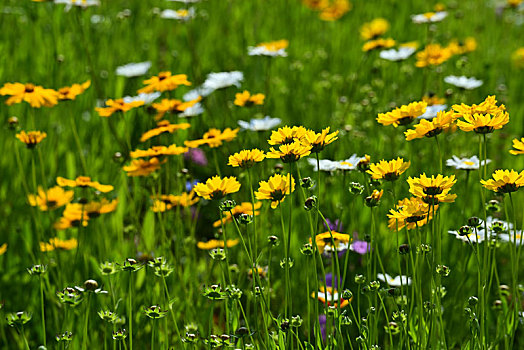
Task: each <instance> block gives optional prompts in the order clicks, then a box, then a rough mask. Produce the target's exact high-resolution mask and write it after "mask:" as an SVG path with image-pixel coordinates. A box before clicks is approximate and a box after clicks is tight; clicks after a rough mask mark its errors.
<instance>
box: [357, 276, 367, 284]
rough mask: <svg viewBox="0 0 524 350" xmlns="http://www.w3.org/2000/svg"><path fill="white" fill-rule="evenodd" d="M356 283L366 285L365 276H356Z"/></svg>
mask: <svg viewBox="0 0 524 350" xmlns="http://www.w3.org/2000/svg"><path fill="white" fill-rule="evenodd" d="M355 283H356V284H364V283H366V277H365V276H364V275H356V276H355Z"/></svg>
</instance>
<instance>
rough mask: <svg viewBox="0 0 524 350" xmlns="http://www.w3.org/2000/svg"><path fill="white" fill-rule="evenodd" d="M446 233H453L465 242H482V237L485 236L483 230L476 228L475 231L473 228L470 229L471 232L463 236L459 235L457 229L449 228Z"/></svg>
mask: <svg viewBox="0 0 524 350" xmlns="http://www.w3.org/2000/svg"><path fill="white" fill-rule="evenodd" d="M448 233H450V234H452V235H454V236H455V237H456V238H457V239H459V240H461V241H463V242H466V243H470V242H471V243H482V242H484V239H485V237H486V235H485V234H484V231H481V230H477V232H475V230H472V231H471V233H469V234H467V235H463V236H461V235H460V234H459V232H458V231H454V230H449V231H448Z"/></svg>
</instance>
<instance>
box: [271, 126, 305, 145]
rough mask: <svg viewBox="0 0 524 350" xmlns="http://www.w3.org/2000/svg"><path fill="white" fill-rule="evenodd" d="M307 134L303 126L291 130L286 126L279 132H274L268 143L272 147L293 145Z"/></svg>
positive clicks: (279, 129)
mask: <svg viewBox="0 0 524 350" xmlns="http://www.w3.org/2000/svg"><path fill="white" fill-rule="evenodd" d="M306 132H307V130H306V128H304V127H303V126H293V127H291V128H290V127H289V126H284V127H282V128H278V129H277V130H273V131H272V132H271V136H270V138H269V140H267V142H268V143H269V144H270V145H272V146H274V145H284V144H288V143H292V142H294V141H297V140H300V139H301V138H302V137H303V136H304V135H305V134H306Z"/></svg>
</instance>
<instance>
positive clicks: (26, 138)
mask: <svg viewBox="0 0 524 350" xmlns="http://www.w3.org/2000/svg"><path fill="white" fill-rule="evenodd" d="M46 137H47V134H46V133H45V132H41V131H28V132H25V131H23V130H22V131H21V132H20V133H18V134H16V138H17V139H19V140H20V141H22V142H23V143H25V145H26V146H27V148H34V147H35V146H36V145H38V144H39V143H40V142H42V140H43V139H45V138H46Z"/></svg>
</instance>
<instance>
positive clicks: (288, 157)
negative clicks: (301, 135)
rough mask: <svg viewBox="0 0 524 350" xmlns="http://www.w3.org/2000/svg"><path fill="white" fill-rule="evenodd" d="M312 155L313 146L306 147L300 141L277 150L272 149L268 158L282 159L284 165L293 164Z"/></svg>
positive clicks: (267, 155)
mask: <svg viewBox="0 0 524 350" xmlns="http://www.w3.org/2000/svg"><path fill="white" fill-rule="evenodd" d="M310 154H311V146H307V145H304V144H302V143H301V142H300V141H295V142H293V143H289V144H282V145H279V146H278V149H277V150H275V149H274V148H273V147H271V148H270V149H269V152H268V153H267V154H266V158H280V159H281V160H282V161H283V162H284V163H292V162H296V161H297V160H299V159H300V158H302V157H305V156H308V155H310Z"/></svg>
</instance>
